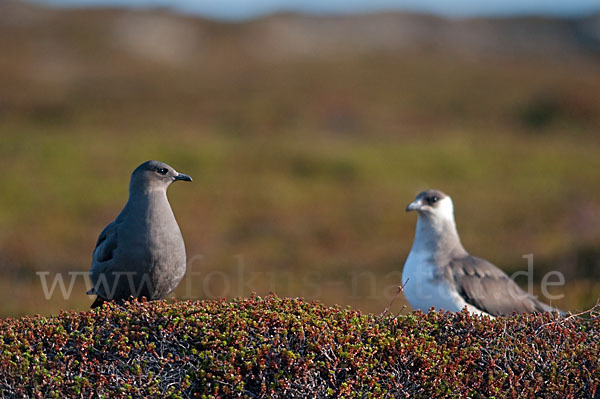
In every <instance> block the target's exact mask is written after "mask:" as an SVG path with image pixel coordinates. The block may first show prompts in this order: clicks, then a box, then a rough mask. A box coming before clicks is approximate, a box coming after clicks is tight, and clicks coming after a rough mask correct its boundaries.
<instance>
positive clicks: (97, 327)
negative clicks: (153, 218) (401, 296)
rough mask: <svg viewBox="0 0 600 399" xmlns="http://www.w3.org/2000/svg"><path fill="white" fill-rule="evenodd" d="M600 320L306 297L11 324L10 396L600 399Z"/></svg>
mask: <svg viewBox="0 0 600 399" xmlns="http://www.w3.org/2000/svg"><path fill="white" fill-rule="evenodd" d="M599 332H600V321H599V320H597V319H595V320H592V319H589V320H583V319H581V318H570V319H561V318H559V317H557V316H555V315H550V314H545V315H515V316H513V317H506V318H497V319H489V318H485V317H476V316H471V315H469V314H468V313H466V312H462V313H458V314H454V313H439V312H431V313H428V314H423V313H420V312H415V313H412V314H408V315H402V316H395V317H394V316H386V317H383V318H378V317H377V316H374V315H370V314H361V313H360V312H359V311H356V310H351V309H341V308H338V307H327V306H325V305H323V304H320V303H308V302H305V301H303V300H301V299H289V298H278V297H276V296H268V297H266V298H260V297H251V298H247V299H238V300H234V301H231V302H227V301H224V300H218V301H201V302H200V301H185V302H166V301H156V302H137V301H134V302H132V303H130V304H126V305H125V306H119V305H112V304H108V305H106V306H104V307H102V308H99V309H96V310H94V311H89V312H82V313H74V312H70V313H67V312H63V313H61V314H60V315H58V316H51V317H40V316H35V317H24V318H21V319H5V320H2V321H0V338H1V339H0V389H1V392H2V396H3V397H56V398H64V397H110V398H128V397H172V398H187V397H201V398H205V397H206V398H209V397H220V398H233V397H249V398H261V397H275V398H304V397H306V398H313V397H346V398H351V397H360V398H369V397H427V398H429V397H475V398H479V397H481V398H483V397H486V398H488V397H502V398H504V397H507V398H527V397H531V398H533V397H557V398H558V397H560V398H569V397H571V398H575V397H577V398H581V397H586V398H598V397H600V389H599V386H598V384H599V382H600V360H599V356H598V354H599V353H600V340H599Z"/></svg>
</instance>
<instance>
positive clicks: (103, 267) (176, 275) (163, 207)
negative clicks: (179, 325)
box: [88, 161, 192, 308]
mask: <svg viewBox="0 0 600 399" xmlns="http://www.w3.org/2000/svg"><path fill="white" fill-rule="evenodd" d="M178 180H183V181H192V178H191V177H189V176H188V175H184V174H183V173H178V172H177V171H175V169H173V168H172V167H170V166H169V165H167V164H166V163H163V162H158V161H147V162H144V163H143V164H141V165H140V166H138V167H137V168H136V169H135V170H134V171H133V173H132V174H131V180H130V183H129V200H128V201H127V204H125V207H124V208H123V210H122V211H121V213H120V214H119V216H117V218H116V219H115V220H114V221H113V222H112V223H110V224H109V225H108V226H106V227H105V228H104V230H103V231H102V232H101V233H100V236H99V237H98V241H97V243H96V249H94V253H93V255H92V268H91V270H90V278H91V280H92V284H93V288H92V289H91V290H90V291H89V292H88V294H89V295H94V294H95V295H97V298H96V300H95V301H94V303H93V304H92V308H95V307H97V306H100V305H102V303H104V302H105V301H109V300H115V301H123V300H126V299H129V298H130V297H134V298H142V297H145V298H147V299H149V300H153V299H162V298H165V297H166V296H167V295H168V294H169V293H171V292H172V291H173V290H174V289H175V287H177V285H178V284H179V282H180V281H181V279H182V278H183V275H184V274H185V270H186V256H185V245H184V242H183V237H182V235H181V230H180V229H179V225H178V224H177V221H176V220H175V216H174V215H173V211H172V210H171V205H170V204H169V200H168V199H167V188H168V187H169V186H170V185H171V183H173V182H175V181H178Z"/></svg>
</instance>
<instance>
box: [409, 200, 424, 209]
mask: <svg viewBox="0 0 600 399" xmlns="http://www.w3.org/2000/svg"><path fill="white" fill-rule="evenodd" d="M421 205H422V204H421V200H420V199H416V200H414V201H413V202H411V203H410V204H408V205H406V212H410V211H418V210H419V209H421Z"/></svg>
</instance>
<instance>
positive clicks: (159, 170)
mask: <svg viewBox="0 0 600 399" xmlns="http://www.w3.org/2000/svg"><path fill="white" fill-rule="evenodd" d="M156 171H157V172H158V173H160V174H161V175H166V174H167V172H168V171H169V169H167V168H159V169H156Z"/></svg>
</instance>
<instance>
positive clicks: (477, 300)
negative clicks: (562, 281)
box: [448, 255, 555, 316]
mask: <svg viewBox="0 0 600 399" xmlns="http://www.w3.org/2000/svg"><path fill="white" fill-rule="evenodd" d="M448 266H449V273H450V276H448V278H449V279H450V280H451V281H452V282H453V283H454V284H455V287H456V290H457V291H458V293H459V294H460V295H461V296H462V297H463V298H464V299H465V301H466V302H467V303H469V304H471V305H473V306H475V307H476V308H478V309H481V310H482V311H484V312H487V313H489V314H491V315H493V316H509V315H511V314H513V313H535V312H552V311H554V310H555V309H554V308H552V307H551V306H548V305H546V304H545V303H542V302H540V301H538V300H537V299H536V298H534V297H533V296H532V295H530V294H529V293H527V292H525V291H523V290H522V289H521V288H520V287H519V286H518V285H517V284H516V283H515V282H514V281H513V280H511V279H510V277H509V276H508V275H507V274H506V273H504V272H503V271H502V270H500V269H499V268H498V267H496V266H495V265H493V264H491V263H490V262H488V261H486V260H484V259H481V258H477V257H475V256H471V255H466V256H463V257H458V258H454V259H452V260H451V261H450V263H449V264H448Z"/></svg>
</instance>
